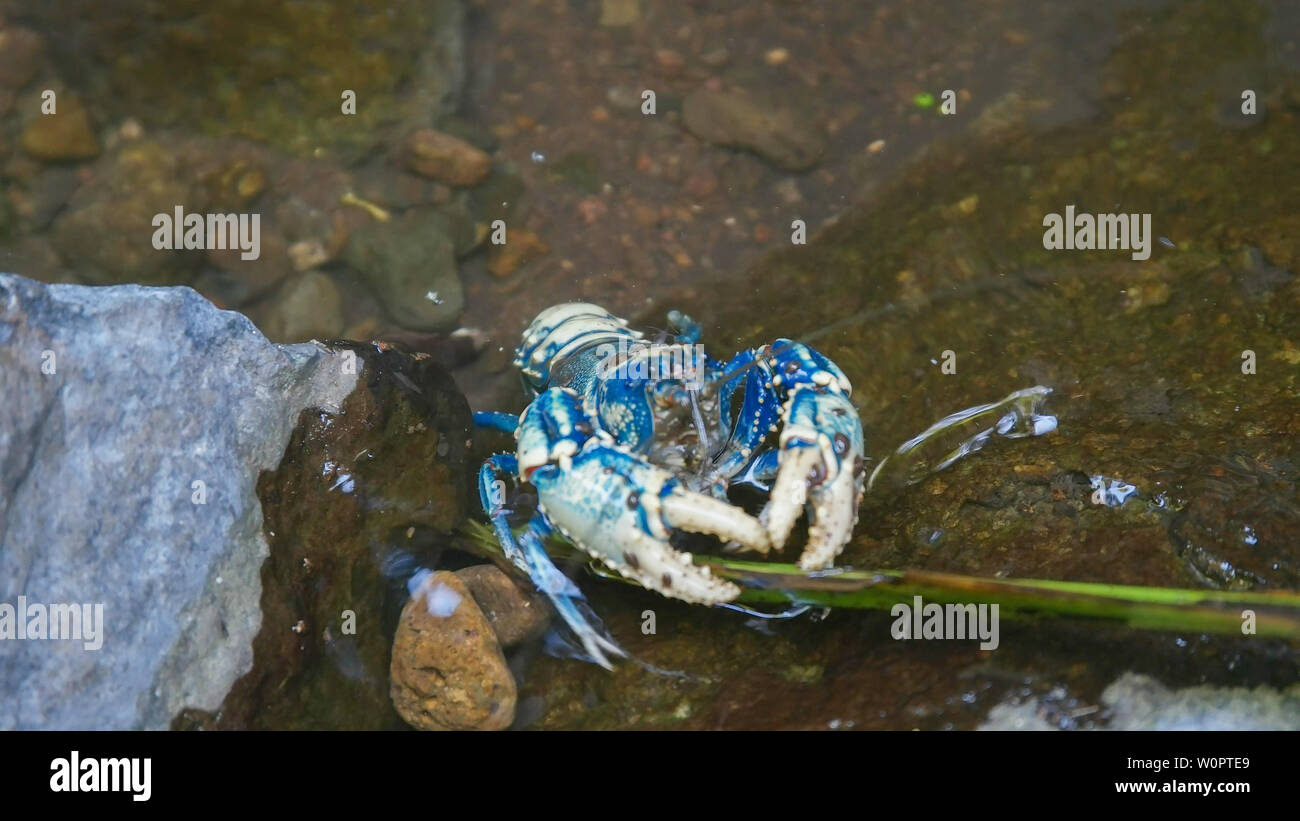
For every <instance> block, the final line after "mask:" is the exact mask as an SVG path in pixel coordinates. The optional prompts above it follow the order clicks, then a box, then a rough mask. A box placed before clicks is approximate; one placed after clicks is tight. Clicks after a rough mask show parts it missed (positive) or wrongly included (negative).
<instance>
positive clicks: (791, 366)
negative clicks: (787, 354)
mask: <svg viewBox="0 0 1300 821" xmlns="http://www.w3.org/2000/svg"><path fill="white" fill-rule="evenodd" d="M797 370H799V363H798V362H795V361H794V360H793V359H791V360H790V361H789V362H787V363H785V372H786V373H790V374H792V373H794V372H795V371H797Z"/></svg>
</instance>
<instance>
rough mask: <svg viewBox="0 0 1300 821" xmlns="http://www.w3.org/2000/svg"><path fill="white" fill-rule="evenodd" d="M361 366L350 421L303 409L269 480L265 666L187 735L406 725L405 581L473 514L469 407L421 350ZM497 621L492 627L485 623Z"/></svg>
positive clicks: (257, 661)
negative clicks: (401, 633) (400, 629)
mask: <svg viewBox="0 0 1300 821" xmlns="http://www.w3.org/2000/svg"><path fill="white" fill-rule="evenodd" d="M334 348H335V349H336V350H351V351H353V352H355V354H356V356H357V357H358V359H359V360H360V364H359V365H358V373H359V379H358V387H357V390H355V391H354V392H353V393H352V395H350V396H349V397H348V398H347V400H346V401H345V403H344V404H343V407H342V410H341V412H340V413H338V414H325V413H318V412H309V413H304V414H303V415H302V416H301V417H300V418H299V421H298V427H297V428H296V429H295V431H294V434H293V437H292V438H291V439H290V441H289V444H288V446H287V447H286V449H285V456H284V459H283V460H282V461H281V463H280V465H279V467H278V468H277V469H276V470H274V471H272V472H268V473H264V474H263V475H262V477H261V480H260V481H259V483H258V496H259V498H260V499H261V502H262V507H263V515H264V518H265V531H266V537H267V541H268V542H269V544H270V556H269V557H268V558H267V560H266V562H265V563H264V564H263V566H262V628H261V631H260V632H259V633H258V635H257V638H256V640H255V641H254V643H253V653H254V656H253V669H252V670H251V671H250V672H249V673H248V674H247V675H245V676H244V677H243V678H241V679H240V680H239V681H237V682H236V683H235V686H234V687H233V688H232V690H231V692H230V694H229V695H228V696H227V697H226V700H225V702H224V703H223V704H222V706H221V708H220V710H219V711H216V712H215V713H212V714H199V713H191V714H189V715H187V716H185V717H184V718H183V719H179V720H178V721H177V722H176V723H175V725H174V726H177V727H221V728H253V729H329V728H335V729H344V728H346V729H385V728H389V729H396V728H401V727H403V726H405V725H404V724H403V723H402V721H401V720H400V719H399V718H398V716H397V714H396V712H395V711H394V709H393V706H392V703H391V701H390V698H389V660H390V650H391V647H392V642H393V635H394V630H395V629H396V625H397V620H398V615H399V613H400V611H401V609H402V608H403V606H405V605H406V604H407V603H408V601H409V599H410V596H409V594H408V591H407V588H406V580H407V578H408V577H409V576H410V575H411V573H412V572H414V570H415V569H416V568H417V567H419V566H421V565H424V566H433V565H434V564H435V563H436V562H437V560H438V557H439V555H440V553H441V551H442V549H443V547H444V546H445V545H446V543H447V540H448V537H449V534H450V533H451V532H452V531H454V530H455V529H456V528H457V527H458V525H459V524H460V522H461V520H462V518H463V517H464V516H465V515H466V512H467V510H468V507H467V504H468V493H467V490H468V486H469V483H468V482H469V475H468V462H467V459H466V453H467V447H468V442H467V440H468V438H469V415H468V407H467V406H466V404H465V400H464V398H463V397H462V396H461V394H460V392H459V391H458V390H456V386H455V384H454V383H453V382H452V381H451V378H450V377H449V376H448V375H447V373H446V371H445V370H443V369H442V367H441V366H439V365H437V364H436V363H434V362H433V361H432V360H430V359H429V358H428V357H426V356H423V355H411V354H406V353H402V352H400V351H397V350H379V349H377V348H375V347H373V346H370V345H358V344H352V343H336V344H335V345H334ZM485 623H486V622H485Z"/></svg>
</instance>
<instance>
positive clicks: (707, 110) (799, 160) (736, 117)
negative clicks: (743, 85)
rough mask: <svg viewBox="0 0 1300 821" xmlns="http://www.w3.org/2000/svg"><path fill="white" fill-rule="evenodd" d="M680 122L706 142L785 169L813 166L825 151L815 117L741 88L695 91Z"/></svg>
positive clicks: (687, 97) (687, 100)
mask: <svg viewBox="0 0 1300 821" xmlns="http://www.w3.org/2000/svg"><path fill="white" fill-rule="evenodd" d="M682 124H683V125H685V126H686V130H687V131H689V132H691V133H692V134H694V135H695V136H697V137H699V138H700V139H701V140H704V141H705V142H710V143H713V144H715V145H724V146H731V147H733V148H744V149H747V150H749V151H753V152H754V153H755V154H757V155H759V156H760V157H762V158H763V159H765V160H767V161H768V162H770V163H772V164H773V165H775V166H776V167H777V168H783V169H785V170H787V171H806V170H807V169H809V168H812V167H813V166H815V165H816V164H817V163H818V162H819V161H820V160H821V157H822V154H823V153H825V151H826V144H825V141H824V140H823V138H822V136H821V134H820V133H819V131H818V129H817V127H816V126H815V125H814V124H813V123H812V122H810V121H808V120H807V119H806V118H803V117H800V116H799V115H798V114H796V113H795V112H793V111H791V110H789V109H786V108H782V107H777V106H775V105H772V104H767V103H765V102H763V101H760V100H755V99H752V98H751V97H749V96H747V95H745V94H741V93H738V92H732V91H712V90H710V89H707V88H701V89H697V90H695V91H693V92H691V93H690V94H688V95H687V96H686V99H685V100H683V101H682Z"/></svg>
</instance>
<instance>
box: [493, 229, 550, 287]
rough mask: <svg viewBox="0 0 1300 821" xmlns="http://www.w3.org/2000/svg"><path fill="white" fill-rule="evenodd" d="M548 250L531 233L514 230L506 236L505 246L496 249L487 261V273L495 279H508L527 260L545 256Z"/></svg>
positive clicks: (538, 238) (539, 239) (543, 243)
mask: <svg viewBox="0 0 1300 821" xmlns="http://www.w3.org/2000/svg"><path fill="white" fill-rule="evenodd" d="M550 250H551V249H550V248H549V247H548V246H547V245H546V243H545V242H542V240H541V238H540V237H538V236H537V235H536V234H534V233H532V232H531V231H525V230H523V229H522V228H516V229H514V230H513V231H511V232H510V233H509V234H508V235H507V236H506V244H505V245H501V246H498V247H497V251H496V253H495V254H493V256H492V259H491V260H489V261H488V271H489V272H491V274H492V275H493V276H496V277H508V276H510V275H511V274H513V273H514V272H515V270H516V269H517V268H518V267H519V266H520V265H523V264H524V263H525V262H528V261H529V260H533V259H536V258H537V257H540V256H545V255H546V254H548V253H550Z"/></svg>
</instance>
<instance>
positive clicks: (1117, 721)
mask: <svg viewBox="0 0 1300 821" xmlns="http://www.w3.org/2000/svg"><path fill="white" fill-rule="evenodd" d="M1101 701H1102V704H1103V705H1104V707H1105V711H1104V713H1103V715H1105V716H1106V717H1107V719H1108V720H1107V723H1106V725H1105V727H1106V729H1108V730H1297V729H1300V684H1293V685H1291V686H1290V687H1287V688H1286V689H1283V690H1277V689H1274V688H1272V687H1266V686H1259V687H1255V688H1250V687H1214V686H1210V685H1202V686H1198V687H1184V688H1182V689H1172V688H1169V687H1166V686H1165V685H1163V684H1161V683H1160V682H1159V681H1156V680H1155V679H1153V678H1151V677H1150V676H1145V675H1140V674H1138V673H1125V674H1124V675H1122V676H1120V677H1119V678H1117V679H1116V680H1115V681H1113V682H1111V684H1110V685H1109V686H1108V687H1107V688H1106V689H1105V690H1104V691H1103V692H1102V694H1101ZM980 729H981V730H1017V731H1019V730H1055V729H1057V727H1056V726H1054V725H1053V724H1052V722H1050V721H1048V720H1047V718H1045V717H1044V715H1043V711H1042V710H1041V709H1040V706H1039V704H1038V703H1037V702H1035V701H1027V702H1024V703H1021V704H1014V703H1010V702H1007V703H1003V704H999V705H997V706H995V707H994V708H993V709H992V710H990V711H989V715H988V718H987V719H986V720H985V722H984V723H983V724H981V725H980Z"/></svg>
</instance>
